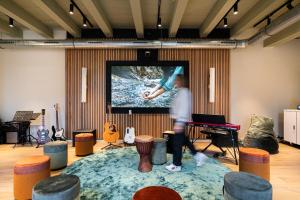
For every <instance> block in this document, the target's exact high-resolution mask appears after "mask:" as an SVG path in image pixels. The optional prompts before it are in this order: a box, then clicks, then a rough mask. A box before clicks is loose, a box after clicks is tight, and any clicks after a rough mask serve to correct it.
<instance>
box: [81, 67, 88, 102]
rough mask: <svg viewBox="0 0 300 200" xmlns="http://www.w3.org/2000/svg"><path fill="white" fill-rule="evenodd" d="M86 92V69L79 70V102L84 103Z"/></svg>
mask: <svg viewBox="0 0 300 200" xmlns="http://www.w3.org/2000/svg"><path fill="white" fill-rule="evenodd" d="M86 90H87V68H86V67H83V68H82V69H81V102H82V103H85V102H86Z"/></svg>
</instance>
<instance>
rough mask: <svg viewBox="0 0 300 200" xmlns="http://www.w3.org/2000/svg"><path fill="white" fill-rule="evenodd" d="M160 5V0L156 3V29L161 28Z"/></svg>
mask: <svg viewBox="0 0 300 200" xmlns="http://www.w3.org/2000/svg"><path fill="white" fill-rule="evenodd" d="M160 5H161V0H159V1H158V10H157V22H156V27H157V28H161V27H162V24H161V17H160Z"/></svg>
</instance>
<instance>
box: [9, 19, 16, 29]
mask: <svg viewBox="0 0 300 200" xmlns="http://www.w3.org/2000/svg"><path fill="white" fill-rule="evenodd" d="M8 26H9V27H10V28H13V27H14V26H15V25H14V19H13V18H11V17H10V18H9V25H8Z"/></svg>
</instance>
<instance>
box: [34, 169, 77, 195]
mask: <svg viewBox="0 0 300 200" xmlns="http://www.w3.org/2000/svg"><path fill="white" fill-rule="evenodd" d="M79 193H80V180H79V178H78V176H75V175H67V174H62V175H58V176H53V177H50V178H47V179H44V180H42V181H40V182H39V183H37V184H36V185H35V186H34V187H33V189H32V199H33V200H56V199H61V200H74V199H79Z"/></svg>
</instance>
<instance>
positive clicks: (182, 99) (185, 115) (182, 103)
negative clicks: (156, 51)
mask: <svg viewBox="0 0 300 200" xmlns="http://www.w3.org/2000/svg"><path fill="white" fill-rule="evenodd" d="M175 86H176V87H177V88H178V89H179V90H178V93H177V94H176V97H175V99H174V101H173V102H172V107H171V109H170V115H171V118H172V119H173V120H174V126H173V130H174V132H175V135H174V138H173V163H172V164H170V165H168V166H166V169H167V170H169V171H172V172H178V171H181V165H182V163H181V160H182V147H183V146H184V145H186V146H187V147H188V148H189V149H190V151H191V154H192V155H193V157H194V159H195V160H196V163H197V166H202V165H203V164H204V163H205V160H206V159H207V156H206V155H204V154H203V153H200V152H197V150H196V149H195V147H194V145H193V144H192V143H191V142H190V140H189V138H188V137H187V136H186V134H185V129H186V125H187V122H189V121H190V119H191V112H192V95H191V92H190V91H189V89H188V88H187V87H186V81H185V78H184V76H183V75H182V74H178V75H176V79H175Z"/></svg>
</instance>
